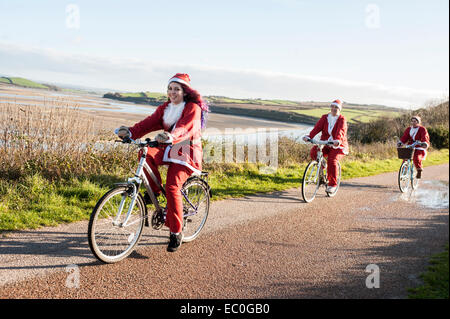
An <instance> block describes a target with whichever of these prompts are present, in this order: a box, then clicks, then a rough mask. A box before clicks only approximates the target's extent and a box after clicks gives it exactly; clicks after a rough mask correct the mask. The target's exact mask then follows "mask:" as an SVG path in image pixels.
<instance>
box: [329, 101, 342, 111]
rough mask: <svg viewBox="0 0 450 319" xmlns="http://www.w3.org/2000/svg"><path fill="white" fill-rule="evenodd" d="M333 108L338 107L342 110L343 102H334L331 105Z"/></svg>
mask: <svg viewBox="0 0 450 319" xmlns="http://www.w3.org/2000/svg"><path fill="white" fill-rule="evenodd" d="M331 106H337V107H338V108H339V110H342V101H341V100H334V101H333V102H332V103H331Z"/></svg>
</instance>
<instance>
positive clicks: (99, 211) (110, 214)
mask: <svg viewBox="0 0 450 319" xmlns="http://www.w3.org/2000/svg"><path fill="white" fill-rule="evenodd" d="M116 142H122V143H129V144H134V145H136V146H138V147H139V148H140V149H141V150H142V155H141V156H140V160H139V164H138V167H137V170H136V172H135V174H134V176H133V177H130V178H128V180H127V182H126V183H116V184H114V187H112V188H111V189H110V190H109V191H108V192H106V193H105V194H104V195H103V196H102V197H101V198H100V200H99V201H98V202H97V204H96V205H95V207H94V209H93V211H92V214H91V216H90V220H89V226H88V239H89V247H90V249H91V251H92V253H93V254H94V256H95V257H96V258H97V259H98V260H100V261H102V262H104V263H115V262H118V261H121V260H123V259H124V258H126V257H127V256H128V255H130V254H131V253H132V252H133V251H134V249H135V247H136V245H137V244H138V242H139V239H140V238H141V235H142V232H143V227H144V225H145V226H146V227H149V226H150V224H151V226H152V228H153V229H156V230H159V229H161V228H162V226H163V225H164V223H165V219H166V207H164V205H162V204H160V202H162V200H164V199H165V196H166V192H165V189H164V187H163V186H162V185H161V184H160V183H159V182H158V180H157V178H156V176H155V174H154V173H153V171H152V169H151V168H150V166H149V165H148V164H147V163H146V160H145V157H146V155H147V152H148V148H149V147H158V146H159V143H158V142H157V141H152V140H150V139H149V138H147V139H146V140H145V142H141V141H140V140H133V139H131V138H125V139H123V140H122V141H116ZM145 172H147V173H148V175H149V176H150V177H151V178H152V180H153V181H154V182H155V184H156V185H158V187H159V190H160V191H161V196H162V197H163V198H162V199H160V200H158V198H157V197H156V195H155V193H154V192H153V191H152V189H151V187H150V184H149V181H148V179H147V176H146V174H145ZM142 184H144V187H145V190H146V192H147V194H148V195H149V199H150V201H151V203H152V204H153V205H154V207H155V210H154V212H153V213H152V215H151V216H150V215H149V214H148V211H147V205H146V200H145V199H144V196H143V195H142V194H141V193H140V191H139V190H140V188H141V186H142ZM181 194H182V195H183V234H184V238H183V242H190V241H193V240H194V239H195V238H197V237H198V235H199V234H200V232H201V230H202V229H203V226H204V225H205V222H206V219H207V217H208V213H209V205H210V199H211V188H210V187H209V185H208V173H207V172H201V174H196V175H192V176H190V177H189V178H188V179H187V180H186V182H185V183H184V184H183V187H182V189H181ZM124 209H125V211H124ZM149 219H150V221H149Z"/></svg>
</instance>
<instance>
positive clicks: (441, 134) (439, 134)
mask: <svg viewBox="0 0 450 319" xmlns="http://www.w3.org/2000/svg"><path fill="white" fill-rule="evenodd" d="M428 134H429V135H430V142H431V145H432V146H433V147H434V148H438V149H442V148H448V144H449V137H448V136H449V135H448V134H449V130H448V128H446V127H444V126H438V127H430V128H428Z"/></svg>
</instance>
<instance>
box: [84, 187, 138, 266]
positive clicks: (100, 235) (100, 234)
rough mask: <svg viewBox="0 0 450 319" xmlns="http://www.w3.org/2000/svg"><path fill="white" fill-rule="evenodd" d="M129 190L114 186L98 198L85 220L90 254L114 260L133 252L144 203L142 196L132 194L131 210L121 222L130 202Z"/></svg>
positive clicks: (105, 259)
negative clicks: (133, 196) (87, 219)
mask: <svg viewBox="0 0 450 319" xmlns="http://www.w3.org/2000/svg"><path fill="white" fill-rule="evenodd" d="M131 193H132V192H131V191H130V189H129V188H128V187H126V186H118V187H115V188H113V189H111V190H110V191H108V192H107V193H106V194H105V195H103V197H102V198H100V200H99V201H98V203H97V205H96V206H95V208H94V210H93V211H92V214H91V218H90V220H89V228H88V239H89V247H90V248H91V251H92V253H93V254H94V256H95V257H96V258H97V259H98V260H100V261H102V262H104V263H115V262H118V261H121V260H122V259H124V258H126V257H127V256H128V255H129V254H131V253H132V252H133V249H134V247H135V246H136V244H137V243H138V241H139V239H140V237H141V235H142V229H143V227H144V218H145V217H146V216H145V211H146V210H145V204H144V200H143V198H142V196H140V195H138V196H137V197H136V201H135V204H134V206H133V210H132V211H131V214H130V218H129V219H128V221H127V223H126V225H123V223H124V221H125V218H126V215H127V212H128V209H129V207H130V205H131V200H132V196H131Z"/></svg>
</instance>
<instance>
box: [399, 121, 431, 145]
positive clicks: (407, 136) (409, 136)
mask: <svg viewBox="0 0 450 319" xmlns="http://www.w3.org/2000/svg"><path fill="white" fill-rule="evenodd" d="M400 141H401V142H402V143H403V144H408V145H411V144H412V143H414V142H417V141H419V142H422V143H426V144H427V147H428V146H430V136H429V135H428V131H427V129H426V128H425V127H424V126H421V125H419V126H418V129H417V130H415V129H414V128H413V127H412V126H410V127H408V128H407V129H406V130H405V132H404V133H403V136H402V137H401V138H400ZM415 149H416V150H422V151H426V148H422V147H416V148H415Z"/></svg>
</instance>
